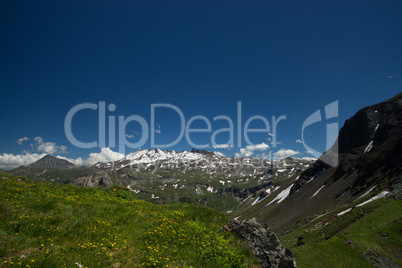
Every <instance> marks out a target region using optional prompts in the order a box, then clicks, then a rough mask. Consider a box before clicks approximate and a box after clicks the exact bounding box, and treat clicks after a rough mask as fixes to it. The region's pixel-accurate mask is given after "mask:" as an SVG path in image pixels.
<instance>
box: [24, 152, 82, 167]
mask: <svg viewBox="0 0 402 268" xmlns="http://www.w3.org/2000/svg"><path fill="white" fill-rule="evenodd" d="M73 166H75V165H74V164H72V163H70V162H68V161H67V160H64V159H60V158H57V157H54V156H51V155H45V156H44V157H42V158H41V159H39V160H38V161H36V162H34V163H32V164H30V165H28V167H29V168H32V169H52V168H54V169H65V168H69V167H73Z"/></svg>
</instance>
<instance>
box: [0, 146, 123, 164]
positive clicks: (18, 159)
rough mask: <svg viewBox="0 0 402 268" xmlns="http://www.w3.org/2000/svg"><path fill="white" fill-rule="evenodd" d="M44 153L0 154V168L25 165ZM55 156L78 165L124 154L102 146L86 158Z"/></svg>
mask: <svg viewBox="0 0 402 268" xmlns="http://www.w3.org/2000/svg"><path fill="white" fill-rule="evenodd" d="M45 155H46V153H42V154H38V153H25V154H19V155H14V154H6V153H3V154H0V168H3V169H12V168H16V167H19V166H22V165H24V166H27V165H29V164H31V163H33V162H35V161H37V160H39V159H41V158H42V157H44V156H45ZM56 157H57V158H61V159H64V160H67V161H69V162H71V163H73V164H75V165H78V166H90V165H93V164H95V163H97V162H102V163H107V162H111V161H117V160H120V159H122V158H123V157H124V154H121V153H118V152H114V151H112V150H111V149H110V148H102V149H101V151H100V152H99V153H90V154H89V157H88V158H87V159H82V158H81V157H78V158H75V159H74V158H67V157H64V156H60V155H57V156H56Z"/></svg>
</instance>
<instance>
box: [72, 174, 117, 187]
mask: <svg viewBox="0 0 402 268" xmlns="http://www.w3.org/2000/svg"><path fill="white" fill-rule="evenodd" d="M74 183H75V184H76V185H79V186H84V187H98V186H102V187H109V186H112V185H113V181H112V179H111V178H110V176H109V175H108V174H107V173H106V172H97V173H94V174H93V173H85V174H82V175H81V176H80V177H78V178H77V179H76V180H75V182H74Z"/></svg>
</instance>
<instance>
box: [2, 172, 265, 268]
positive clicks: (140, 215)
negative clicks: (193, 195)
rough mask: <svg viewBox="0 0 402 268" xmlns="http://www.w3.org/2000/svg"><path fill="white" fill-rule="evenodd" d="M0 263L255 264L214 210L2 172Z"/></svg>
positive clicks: (70, 264) (233, 265) (115, 265)
mask: <svg viewBox="0 0 402 268" xmlns="http://www.w3.org/2000/svg"><path fill="white" fill-rule="evenodd" d="M0 196H1V199H0V267H77V266H76V264H75V263H79V264H81V265H83V266H84V267H256V266H257V263H256V261H255V259H254V258H253V257H252V256H250V253H249V251H248V250H247V249H246V248H245V246H244V243H243V241H241V240H239V239H237V238H236V237H234V236H233V235H232V234H229V233H226V232H219V230H220V228H221V227H222V226H223V225H224V224H226V223H227V221H228V219H227V218H226V216H225V215H224V214H222V213H220V212H218V211H216V210H213V209H210V208H205V207H201V206H198V205H191V204H185V203H178V204H173V205H166V206H158V205H154V204H152V203H149V202H145V201H142V200H138V199H136V198H135V197H134V195H133V194H132V193H131V192H129V191H127V190H125V189H122V188H119V187H115V188H112V189H109V190H106V189H101V188H97V189H90V188H81V187H77V186H73V185H61V184H51V183H40V182H32V181H26V180H25V179H24V178H19V177H13V176H4V175H0Z"/></svg>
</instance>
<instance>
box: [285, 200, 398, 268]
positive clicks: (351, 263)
mask: <svg viewBox="0 0 402 268" xmlns="http://www.w3.org/2000/svg"><path fill="white" fill-rule="evenodd" d="M339 212H340V211H336V212H335V213H331V214H327V215H325V216H323V217H320V218H319V219H317V220H315V221H313V222H312V223H311V224H309V225H307V226H304V227H302V228H300V229H296V230H293V231H292V232H291V233H288V234H286V235H283V236H282V237H281V241H282V243H283V244H284V245H286V246H287V247H290V248H291V250H292V252H293V253H294V255H295V258H296V261H297V264H298V267H370V266H372V265H374V264H376V265H377V267H397V266H396V265H399V266H402V200H385V199H382V200H377V201H374V202H371V203H369V204H367V205H365V206H362V207H356V208H354V209H352V210H351V211H350V212H348V213H346V214H344V215H342V216H340V217H337V216H336V213H339Z"/></svg>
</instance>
